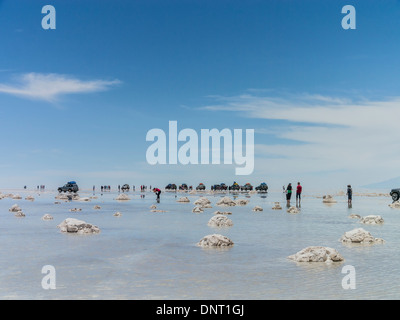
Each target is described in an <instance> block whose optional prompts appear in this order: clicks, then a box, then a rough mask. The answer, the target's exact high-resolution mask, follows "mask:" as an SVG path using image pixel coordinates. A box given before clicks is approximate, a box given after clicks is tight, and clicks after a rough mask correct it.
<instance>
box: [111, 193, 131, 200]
mask: <svg viewBox="0 0 400 320" xmlns="http://www.w3.org/2000/svg"><path fill="white" fill-rule="evenodd" d="M115 200H119V201H127V200H131V198H129V197H128V195H126V194H125V193H121V194H120V195H119V196H118V197H116V198H115Z"/></svg>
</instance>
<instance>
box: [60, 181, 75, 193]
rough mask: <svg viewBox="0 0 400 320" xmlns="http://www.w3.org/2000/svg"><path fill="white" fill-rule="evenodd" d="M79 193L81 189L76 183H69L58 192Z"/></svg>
mask: <svg viewBox="0 0 400 320" xmlns="http://www.w3.org/2000/svg"><path fill="white" fill-rule="evenodd" d="M67 191H68V192H75V193H76V192H78V191H79V188H78V185H77V184H76V182H75V181H69V182H67V183H66V184H64V186H62V187H59V188H58V192H67Z"/></svg>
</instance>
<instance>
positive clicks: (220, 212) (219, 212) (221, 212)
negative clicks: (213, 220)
mask: <svg viewBox="0 0 400 320" xmlns="http://www.w3.org/2000/svg"><path fill="white" fill-rule="evenodd" d="M214 214H226V215H229V214H232V212H230V211H219V210H217V211H215V212H214Z"/></svg>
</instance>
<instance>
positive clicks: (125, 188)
mask: <svg viewBox="0 0 400 320" xmlns="http://www.w3.org/2000/svg"><path fill="white" fill-rule="evenodd" d="M129 189H130V187H129V184H127V183H125V184H124V185H123V186H122V187H121V190H122V191H123V192H124V191H129Z"/></svg>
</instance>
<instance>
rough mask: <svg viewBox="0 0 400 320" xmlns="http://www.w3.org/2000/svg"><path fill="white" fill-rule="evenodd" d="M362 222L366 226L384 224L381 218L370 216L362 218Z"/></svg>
mask: <svg viewBox="0 0 400 320" xmlns="http://www.w3.org/2000/svg"><path fill="white" fill-rule="evenodd" d="M360 222H361V223H364V224H382V223H384V220H383V218H382V217H381V216H376V215H369V216H365V217H362V218H361V219H360Z"/></svg>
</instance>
